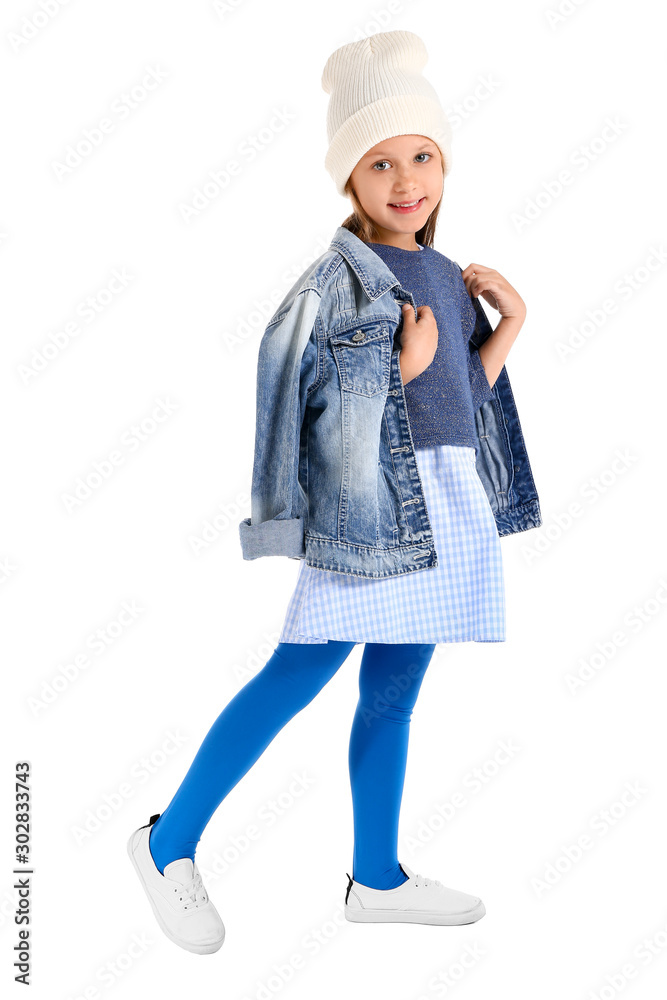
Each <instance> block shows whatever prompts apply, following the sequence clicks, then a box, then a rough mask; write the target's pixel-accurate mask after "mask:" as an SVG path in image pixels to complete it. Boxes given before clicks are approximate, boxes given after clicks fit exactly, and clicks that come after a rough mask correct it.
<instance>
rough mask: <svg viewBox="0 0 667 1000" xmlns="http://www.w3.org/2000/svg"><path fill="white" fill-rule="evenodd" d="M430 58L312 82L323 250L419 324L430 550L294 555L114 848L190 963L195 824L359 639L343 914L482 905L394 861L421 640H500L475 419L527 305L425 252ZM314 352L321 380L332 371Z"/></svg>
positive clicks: (416, 404)
mask: <svg viewBox="0 0 667 1000" xmlns="http://www.w3.org/2000/svg"><path fill="white" fill-rule="evenodd" d="M426 60H427V56H426V50H425V48H424V45H423V42H422V41H421V39H420V38H419V37H418V36H417V35H415V34H413V33H412V32H408V31H390V32H384V33H379V34H376V35H373V36H371V37H370V38H366V39H364V40H363V41H359V42H353V43H351V44H349V45H344V46H342V47H341V48H339V49H337V50H336V51H335V52H334V53H333V54H332V55H331V56H330V57H329V60H328V61H327V64H326V67H325V70H324V75H323V79H322V83H323V87H324V89H325V91H326V92H327V93H329V94H330V95H331V97H330V102H329V111H328V131H329V140H330V148H329V153H328V156H327V169H329V171H330V172H331V173H332V176H333V177H334V180H335V182H336V186H337V189H338V190H339V192H340V193H344V194H345V195H347V196H349V198H350V200H351V202H352V206H353V212H352V214H351V215H350V216H349V217H348V218H347V219H346V220H345V222H344V223H343V226H342V227H339V233H338V234H337V235H338V237H339V238H338V240H337V241H335V243H334V244H332V246H335V247H339V248H341V251H342V252H347V253H350V254H354V255H355V256H356V259H357V261H358V262H360V263H359V266H360V267H361V269H362V270H363V266H364V262H365V263H366V264H367V265H369V269H368V271H367V273H370V271H371V270H372V268H370V264H371V263H372V261H375V262H376V263H375V265H374V267H375V268H376V269H382V268H386V269H387V275H388V278H389V279H392V278H393V277H395V278H396V279H397V280H398V282H399V283H400V286H401V287H402V288H403V289H407V290H408V291H409V292H410V293H412V296H413V297H414V300H415V303H416V306H417V316H416V318H415V310H414V309H413V308H412V307H411V306H405V307H404V308H403V317H402V320H403V327H402V332H401V351H400V358H399V360H400V376H401V380H402V383H403V386H404V392H405V401H406V403H407V410H408V413H409V433H410V434H411V436H412V442H413V444H414V448H415V453H416V456H417V459H418V471H419V477H420V480H421V484H422V487H423V495H424V498H425V500H426V505H427V508H428V518H429V523H430V526H431V528H432V531H433V541H434V544H435V550H436V551H437V561H433V562H432V563H431V564H430V565H423V566H416V567H415V566H414V565H411V566H410V567H409V569H410V570H411V571H403V569H402V568H401V570H400V571H398V572H396V573H394V574H393V575H391V574H390V575H385V576H384V577H383V578H377V576H378V574H375V575H371V574H367V575H365V576H364V575H363V574H359V573H358V572H357V573H352V572H349V573H348V572H340V571H339V572H330V571H326V570H324V569H319V568H315V567H313V566H311V565H308V564H307V562H306V561H305V560H304V561H302V562H301V564H300V569H299V575H298V580H297V583H296V587H295V589H294V592H293V594H292V596H291V599H290V601H289V605H288V608H287V614H286V618H285V622H284V625H283V630H282V634H281V636H280V639H279V642H278V644H277V646H276V649H275V651H274V652H273V654H272V656H271V657H270V659H269V660H268V662H267V663H266V664H265V666H264V667H263V668H262V669H261V670H260V671H259V672H258V673H257V674H256V675H255V677H253V679H252V680H251V681H249V682H248V683H247V684H246V685H245V686H244V687H243V688H242V689H241V690H240V691H239V692H238V693H237V694H236V695H235V697H234V698H232V699H231V701H230V702H229V703H228V704H227V706H226V707H225V708H224V710H223V711H222V712H221V714H220V715H219V716H218V718H217V719H216V720H215V722H214V723H213V725H212V727H211V729H210V730H209V732H208V734H207V736H206V738H205V739H204V741H203V743H202V745H201V747H200V748H199V750H198V752H197V754H196V756H195V758H194V760H193V762H192V764H191V766H190V768H189V770H188V772H187V774H186V775H185V777H184V779H183V781H182V783H181V785H180V787H179V788H178V789H177V790H176V793H175V795H174V797H173V798H172V800H171V802H170V803H169V804H168V806H167V807H166V809H165V810H164V812H162V813H161V814H160V813H157V814H155V815H153V816H151V817H150V820H149V822H148V823H147V824H146V825H144V826H141V827H139V829H137V830H135V831H134V833H132V835H131V837H130V839H129V843H128V852H129V855H130V857H131V859H132V862H133V864H134V867H135V869H136V871H137V873H138V875H139V878H140V880H141V883H142V885H143V888H144V890H145V892H146V894H147V896H148V899H149V901H150V903H151V906H152V908H153V911H154V913H155V916H156V918H157V921H158V923H159V925H160V927H161V928H162V930H163V931H164V932H165V934H166V935H167V936H168V937H169V938H170V939H171V940H172V941H174V942H175V943H176V944H178V945H180V946H181V947H182V948H185V949H187V950H188V951H192V952H196V953H199V954H205V953H210V952H214V951H217V950H218V949H219V948H220V946H221V945H222V943H223V940H224V933H225V932H224V926H223V923H222V920H221V919H220V916H219V914H218V912H217V910H216V909H215V907H214V905H213V903H212V902H211V900H210V899H209V897H208V894H207V892H206V890H205V888H204V886H203V884H202V879H201V875H200V873H199V871H198V868H197V865H196V863H195V860H194V859H195V851H196V848H197V845H198V843H199V840H200V838H201V835H202V833H203V831H204V829H205V827H206V825H207V823H208V822H209V820H210V819H211V816H212V815H213V813H214V812H215V810H216V809H217V807H218V806H219V805H220V803H221V801H222V800H223V799H224V798H225V796H226V795H227V794H228V793H229V792H230V790H231V789H232V788H233V787H234V786H235V785H236V783H237V782H238V781H239V780H240V779H241V777H242V776H243V775H244V774H245V773H246V772H247V771H248V770H249V768H250V767H251V766H252V765H253V763H254V762H255V761H256V760H257V759H258V758H259V757H260V755H261V754H262V753H263V752H264V750H265V749H266V748H267V746H268V745H269V743H271V741H272V740H273V739H274V737H275V736H276V735H277V734H278V733H279V732H280V730H281V729H282V728H283V727H284V726H285V725H286V723H287V722H288V721H289V720H290V719H292V718H293V717H294V715H296V713H297V712H300V711H301V710H302V709H303V708H305V706H306V705H308V704H309V703H310V702H311V701H312V700H313V699H314V698H315V696H316V695H317V694H318V692H319V691H321V690H322V688H323V687H324V686H325V685H326V684H327V683H328V681H329V680H330V679H331V678H332V677H333V676H334V674H335V673H336V671H337V670H338V669H339V668H340V666H341V664H342V663H343V662H344V661H345V660H346V658H347V657H348V656H349V654H350V652H351V651H352V649H353V648H354V646H355V645H356V643H364V644H365V645H364V651H363V656H362V659H361V667H360V674H359V693H360V696H359V702H358V705H357V709H356V714H355V716H354V720H353V724H352V731H351V735H350V745H349V771H350V782H351V789H352V802H353V813H354V853H353V859H352V868H351V872H352V874H351V875H349V874H348V880H349V881H348V884H347V891H346V894H345V903H344V906H345V916H346V918H347V919H348V920H351V921H360V922H375V921H378V922H380V921H402V922H410V923H425V924H445V925H446V924H449V925H452V924H467V923H472V922H474V921H476V920H479V918H480V917H482V916H483V915H484V913H485V908H484V904H483V903H482V901H481V899H480V898H479V897H478V896H473V895H468V894H466V893H464V892H459V891H457V890H454V889H449V888H447V887H445V886H444V885H443V884H442V883H441V882H439V881H437V880H435V879H429V878H422V876H421V875H417V874H415V873H414V872H413V871H412V870H411V869H410V868H409V867H408V866H407V865H406V864H405V863H400V862H399V860H398V855H397V843H398V824H399V811H400V804H401V797H402V790H403V781H404V776H405V769H406V761H407V750H408V735H409V726H410V718H411V714H412V710H413V708H414V706H415V703H416V700H417V696H418V694H419V689H420V686H421V683H422V680H423V677H424V674H425V671H426V669H427V667H428V664H429V662H430V660H431V657H432V655H433V652H434V650H435V646H436V644H437V643H441V642H468V641H474V642H502V641H504V639H505V598H504V581H503V567H502V560H501V552H500V543H499V533H498V529H497V526H496V522H495V519H494V513H493V511H492V509H491V506H490V503H489V499H488V498H487V493H486V491H485V487H484V486H483V484H482V481H481V479H480V477H479V474H478V472H477V469H476V455H477V451H478V449H479V447H480V441H479V434H478V431H477V429H476V423H475V411H476V410H477V409H478V408H479V407H480V406H482V405H483V404H484V403H486V402H487V401H489V400H490V399H492V398H493V384H494V382H495V381H496V379H497V378H498V375H499V374H500V372H501V369H502V368H503V365H504V362H505V358H506V357H507V354H508V352H509V349H510V347H511V344H512V342H513V341H514V339H515V338H516V336H517V334H518V332H519V329H520V327H521V325H522V323H523V321H524V317H525V313H526V309H525V305H524V303H523V300H522V299H521V297H520V296H519V295H518V293H517V292H516V291H515V289H514V288H512V286H511V285H510V284H509V283H508V281H507V280H506V279H505V278H503V277H502V275H500V274H499V273H498V272H497V271H495V270H493V269H491V268H488V267H484V266H482V265H479V264H470V265H469V266H468V267H467V268H465V269H464V270H461V268H460V267H459V266H458V264H456V263H455V262H454V261H452V260H450V259H449V258H447V257H445V256H444V255H443V254H441V253H439V252H438V251H437V250H435V249H433V237H434V231H435V224H436V220H437V216H438V211H439V208H440V203H441V199H442V194H443V181H444V177H445V176H446V174H447V173H448V171H449V168H450V165H451V149H450V142H451V135H450V128H449V123H448V121H447V118H446V115H445V114H444V112H443V110H442V108H441V106H440V104H439V101H438V99H437V97H436V95H435V92H434V91H433V89H432V87H431V85H430V84H429V83H428V82H427V81H426V80H425V79H424V78H423V76H421V70H422V68H423V66H424V65H425V63H426ZM350 167H352V169H350ZM316 263H317V262H316ZM304 277H305V276H304ZM389 284H391V280H390V281H389ZM395 284H396V281H394V285H395ZM479 295H483V296H484V298H485V299H486V300H487V301H488V302H489V303H490V304H491V305H493V306H494V307H496V308H497V309H498V310H499V312H500V313H501V317H502V318H501V320H500V322H499V323H498V326H497V327H496V329H495V330H494V331H493V334H492V335H491V336H490V337H488V339H487V340H486V341H485V342H484V343H483V344H482V346H481V348H480V350H474V349H472V348H471V347H470V346H469V339H470V335H471V333H472V332H473V328H474V326H475V315H476V313H475V308H473V304H472V301H471V297H477V296H479ZM356 337H357V338H361V340H363V338H364V333H363V331H359V332H357V334H356ZM352 339H354V338H352ZM353 349H354V348H353ZM364 350H369V348H368V347H365V348H364ZM357 357H360V355H357ZM326 363H327V364H328V365H329V367H328V368H327V369H326V371H327V372H328V373H329V376H330V379H335V377H336V373H337V371H338V369H337V368H336V365H334V363H333V361H331V360H330V359H329V361H328V362H326ZM328 384H329V388H330V387H331V381H329V383H328ZM387 405H389V404H387ZM334 450H335V447H334ZM399 450H401V451H405V450H406V449H405V448H402V449H399ZM373 461H374V459H373ZM309 488H310V489H311V490H316V489H317V482H316V481H315V482H312V483H310V482H309ZM334 502H336V500H335V498H334ZM408 502H409V503H410V502H413V501H408ZM281 524H282V526H283V527H284V526H285V525H286V524H288V522H285V521H282V522H281ZM524 526H525V525H524ZM527 526H530V525H527ZM290 530H291V529H290ZM396 530H398V529H396ZM373 540H375V539H373ZM359 549H360V551H362V553H363V549H364V546H360V547H359ZM369 549H370V547H369ZM355 552H356V549H355ZM244 554H245V553H244ZM261 554H264V553H261ZM286 554H287V553H286Z"/></svg>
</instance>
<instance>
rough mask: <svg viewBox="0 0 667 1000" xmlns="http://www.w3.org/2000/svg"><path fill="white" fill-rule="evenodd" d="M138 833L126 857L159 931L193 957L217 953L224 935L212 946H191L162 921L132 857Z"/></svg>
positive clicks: (129, 841)
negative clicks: (149, 905)
mask: <svg viewBox="0 0 667 1000" xmlns="http://www.w3.org/2000/svg"><path fill="white" fill-rule="evenodd" d="M138 832H139V831H138V830H135V831H134V833H133V834H131V836H130V839H129V840H128V842H127V853H128V855H129V857H130V861H131V862H132V864H133V866H134V870H135V871H136V873H137V875H138V876H139V881H140V882H141V885H142V887H143V890H144V892H145V894H146V898H147V899H148V902H149V903H150V904H151V909H152V911H153V914H154V916H155V919H156V920H157V922H158V925H159V927H160V930H161V931H162V932H163V934H166V936H167V937H168V938H169V940H170V941H173V942H174V944H177V945H179V946H180V947H181V948H184V949H185V950H186V951H191V952H193V953H194V954H195V955H212V954H214V953H215V952H216V951H219V950H220V948H222V945H223V942H224V940H225V936H224V934H223V936H222V938H221V939H220V941H219V942H218V941H215V942H213V943H212V944H192V943H191V942H190V941H183V940H182V938H179V937H178V936H177V935H176V934H174V933H173V931H171V930H170V929H169V927H168V926H167V924H165V922H164V919H163V917H162V914H161V913H160V911H159V910H158V909H157V907H156V905H155V903H154V902H153V897H152V896H151V894H150V892H149V891H148V888H147V886H146V883H145V881H144V876H143V874H142V871H141V868H140V867H139V865H138V864H137V859H136V858H135V856H134V855H135V838H136V837H137V834H138Z"/></svg>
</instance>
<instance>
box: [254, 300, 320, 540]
mask: <svg viewBox="0 0 667 1000" xmlns="http://www.w3.org/2000/svg"><path fill="white" fill-rule="evenodd" d="M319 306H320V296H319V293H318V292H317V291H316V290H315V289H312V288H309V289H305V290H304V291H303V292H300V293H298V294H297V296H296V298H295V299H294V302H293V304H292V306H291V308H290V309H289V311H288V312H287V313H285V314H284V315H283V316H282V317H280V318H279V319H278V320H276V321H272V322H271V323H269V325H268V326H267V328H266V330H265V331H264V334H263V336H262V340H261V342H260V346H259V355H258V360H257V385H256V421H255V447H254V458H253V472H252V487H251V505H250V514H251V516H250V517H247V518H244V520H243V521H241V522H240V524H239V534H240V540H241V548H242V551H243V558H244V559H258V558H260V557H261V556H280V555H284V556H290V557H292V558H297V559H298V558H303V557H304V556H305V539H304V535H305V518H306V514H307V510H308V499H307V497H306V494H305V492H304V490H303V487H302V486H301V484H300V482H299V445H300V436H301V425H302V422H303V417H304V412H305V406H306V395H307V392H308V388H309V386H310V385H311V384H312V383H313V382H314V380H315V378H316V373H317V360H318V342H317V332H316V328H315V319H316V317H317V313H318V310H319Z"/></svg>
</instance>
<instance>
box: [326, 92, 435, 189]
mask: <svg viewBox="0 0 667 1000" xmlns="http://www.w3.org/2000/svg"><path fill="white" fill-rule="evenodd" d="M395 135H425V136H427V137H428V138H429V139H432V140H433V142H435V143H436V145H437V146H438V147H439V149H440V151H441V152H442V155H443V159H444V161H445V176H446V175H447V174H448V173H449V170H450V168H451V159H452V152H451V141H452V130H451V125H450V124H449V120H448V119H447V117H446V116H445V114H444V113H443V110H442V107H441V106H440V104H439V103H438V101H434V100H432V98H430V97H426V96H424V95H422V94H401V95H400V96H392V97H383V98H382V99H381V100H379V101H374V102H373V103H372V104H367V105H365V106H364V107H363V108H360V109H359V110H358V111H357V112H356V113H355V114H353V115H351V117H350V118H347V119H346V120H345V121H344V122H343V124H342V125H341V127H340V128H339V129H338V131H337V132H336V135H335V136H334V138H333V140H332V142H331V145H330V146H329V150H328V152H327V155H326V159H325V161H324V165H325V167H326V169H327V170H328V172H329V173H330V174H331V175H332V176H333V177H334V178H335V181H336V188H337V190H338V192H339V194H342V195H344V194H345V191H344V188H345V183H346V181H347V179H348V177H349V176H350V174H351V173H352V171H353V170H354V168H355V167H356V165H357V163H358V162H359V160H360V159H361V157H362V156H364V154H365V153H367V152H368V150H369V149H372V148H373V146H375V145H377V143H378V142H382V140H383V139H390V138H391V137H392V136H395Z"/></svg>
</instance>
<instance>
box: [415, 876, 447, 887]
mask: <svg viewBox="0 0 667 1000" xmlns="http://www.w3.org/2000/svg"><path fill="white" fill-rule="evenodd" d="M420 883H421V884H422V885H439V886H440V888H441V889H444V885H443V884H442V882H439V881H438V879H437V878H424V876H423V875H415V885H419V884H420Z"/></svg>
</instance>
